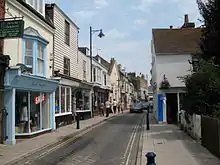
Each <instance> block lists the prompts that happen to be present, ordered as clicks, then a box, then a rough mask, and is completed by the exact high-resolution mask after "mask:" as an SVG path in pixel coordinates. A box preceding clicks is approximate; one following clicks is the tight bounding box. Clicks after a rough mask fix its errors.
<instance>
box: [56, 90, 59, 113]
mask: <svg viewBox="0 0 220 165" xmlns="http://www.w3.org/2000/svg"><path fill="white" fill-rule="evenodd" d="M59 105H60V87H58V88H57V89H56V92H55V113H60V106H59Z"/></svg>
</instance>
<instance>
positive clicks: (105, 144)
mask: <svg viewBox="0 0 220 165" xmlns="http://www.w3.org/2000/svg"><path fill="white" fill-rule="evenodd" d="M143 115H144V114H129V113H127V114H124V115H119V116H117V117H114V118H112V119H110V120H107V121H106V123H104V124H102V125H100V126H99V127H96V128H94V129H93V130H91V131H90V132H88V133H86V134H85V135H83V136H82V137H80V138H79V139H77V140H74V141H71V142H70V143H68V144H65V145H64V146H62V147H60V148H59V149H56V150H55V151H53V152H51V153H49V154H47V155H46V156H44V157H41V158H39V159H37V160H35V161H34V162H32V163H31V164H32V165H135V161H136V157H137V151H138V143H139V139H140V134H141V133H140V132H141V131H140V130H141V125H142V120H143Z"/></svg>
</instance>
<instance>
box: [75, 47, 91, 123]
mask: <svg viewBox="0 0 220 165" xmlns="http://www.w3.org/2000/svg"><path fill="white" fill-rule="evenodd" d="M88 52H89V49H88V48H86V47H79V50H78V56H79V63H78V78H79V79H80V80H81V82H80V88H78V90H76V94H75V95H76V97H75V98H76V112H77V113H79V114H80V116H81V118H82V119H85V118H91V117H92V115H93V114H92V93H93V85H92V83H91V82H90V59H89V57H88Z"/></svg>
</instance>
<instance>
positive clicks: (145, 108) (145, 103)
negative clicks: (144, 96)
mask: <svg viewBox="0 0 220 165" xmlns="http://www.w3.org/2000/svg"><path fill="white" fill-rule="evenodd" d="M141 103H142V107H143V109H144V110H147V109H148V108H149V102H148V101H142V102H141Z"/></svg>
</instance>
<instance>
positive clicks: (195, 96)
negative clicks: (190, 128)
mask: <svg viewBox="0 0 220 165" xmlns="http://www.w3.org/2000/svg"><path fill="white" fill-rule="evenodd" d="M199 66H200V67H199V68H198V71H197V72H196V73H193V74H191V75H187V76H185V77H184V78H183V80H184V82H185V84H186V95H185V97H184V105H183V106H184V107H183V108H184V109H185V110H186V111H187V112H188V113H189V114H192V113H197V114H203V115H209V116H216V115H217V114H218V113H217V112H218V111H219V107H220V106H219V103H220V100H219V98H220V69H219V67H218V66H217V65H215V64H214V63H213V62H212V61H204V60H200V61H199Z"/></svg>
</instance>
